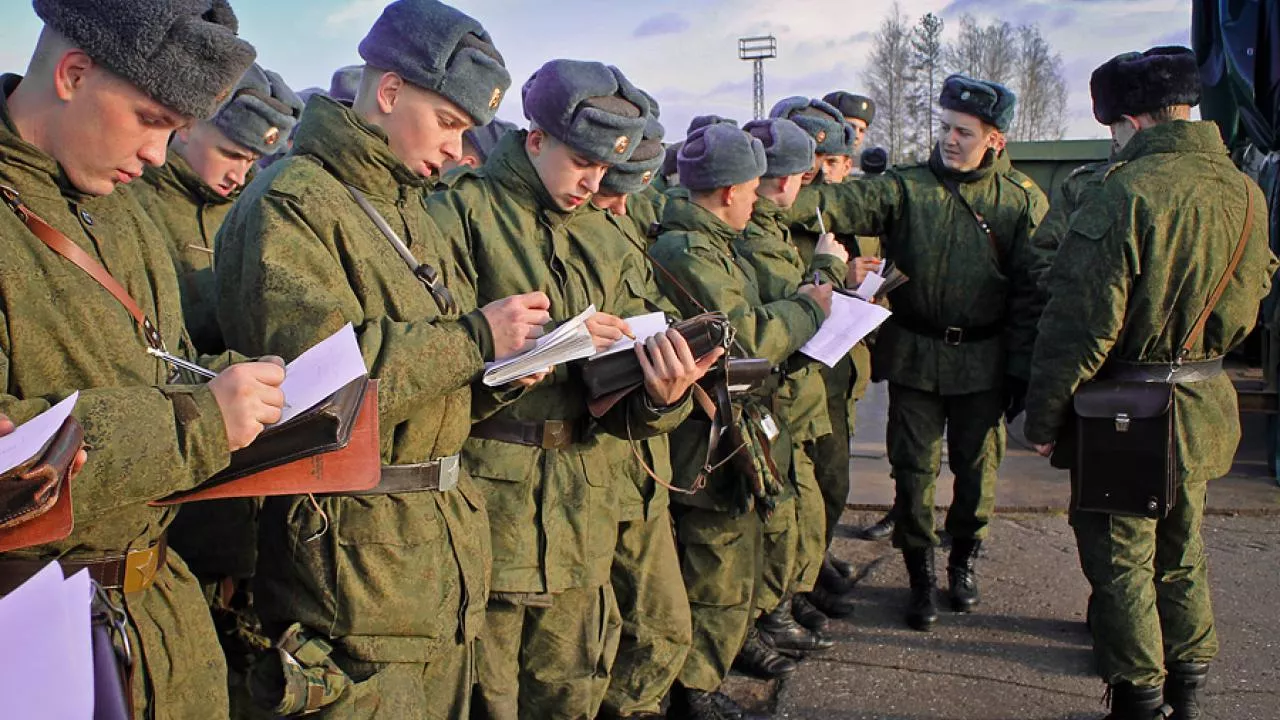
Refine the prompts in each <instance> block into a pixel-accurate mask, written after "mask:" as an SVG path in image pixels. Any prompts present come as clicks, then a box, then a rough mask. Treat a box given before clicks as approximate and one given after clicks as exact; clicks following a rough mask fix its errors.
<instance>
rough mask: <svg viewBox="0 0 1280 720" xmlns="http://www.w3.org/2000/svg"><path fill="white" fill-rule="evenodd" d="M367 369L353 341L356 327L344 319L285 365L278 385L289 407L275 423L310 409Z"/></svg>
mask: <svg viewBox="0 0 1280 720" xmlns="http://www.w3.org/2000/svg"><path fill="white" fill-rule="evenodd" d="M368 371H369V370H368V368H366V367H365V366H364V357H363V356H362V355H361V354H360V345H359V343H357V342H356V331H355V328H353V327H351V323H347V324H346V325H345V326H343V328H342V329H341V330H339V331H338V332H336V333H334V334H332V335H330V336H329V337H327V338H325V339H324V340H321V341H320V342H318V343H316V344H315V345H314V346H312V347H311V349H310V350H307V351H306V352H304V353H302V354H301V355H299V356H298V357H297V358H295V359H294V361H293V362H291V363H289V364H288V365H286V366H285V371H284V382H283V383H281V385H280V389H281V390H283V391H284V401H285V404H286V405H288V407H287V408H285V410H284V412H283V413H281V415H280V421H279V422H278V423H276V424H277V425H278V424H280V423H286V422H289V421H290V420H291V419H293V418H295V417H297V416H298V415H299V414H301V413H303V412H306V411H307V410H310V409H311V408H312V407H314V406H315V405H316V403H319V402H320V401H321V400H324V399H325V398H327V397H329V396H330V395H332V394H334V393H335V392H337V391H339V390H341V389H342V388H343V387H345V386H346V385H347V384H348V383H350V382H351V381H352V380H355V379H356V378H358V377H360V376H361V375H364V374H365V373H367V372H368Z"/></svg>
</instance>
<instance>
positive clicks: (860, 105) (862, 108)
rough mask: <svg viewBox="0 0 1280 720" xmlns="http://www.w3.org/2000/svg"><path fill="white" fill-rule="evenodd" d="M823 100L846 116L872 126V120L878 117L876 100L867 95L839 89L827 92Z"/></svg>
mask: <svg viewBox="0 0 1280 720" xmlns="http://www.w3.org/2000/svg"><path fill="white" fill-rule="evenodd" d="M822 100H823V101H824V102H826V103H828V104H830V105H831V106H833V107H834V108H835V109H837V110H839V111H840V114H841V115H843V116H844V117H846V118H858V119H859V120H861V121H862V122H864V123H866V124H867V127H871V121H872V120H875V119H876V101H875V100H872V99H871V98H869V97H867V96H866V95H855V94H854V93H851V92H845V91H844V90H837V91H835V92H833V93H827V94H826V95H824V96H823V97H822Z"/></svg>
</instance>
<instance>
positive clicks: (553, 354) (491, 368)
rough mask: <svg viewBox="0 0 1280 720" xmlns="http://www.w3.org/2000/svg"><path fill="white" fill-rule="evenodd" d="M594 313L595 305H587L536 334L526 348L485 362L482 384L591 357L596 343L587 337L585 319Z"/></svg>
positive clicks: (502, 382) (510, 379)
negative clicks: (561, 322)
mask: <svg viewBox="0 0 1280 720" xmlns="http://www.w3.org/2000/svg"><path fill="white" fill-rule="evenodd" d="M595 314H596V306H595V305H591V306H590V307H588V308H587V309H586V310H583V311H582V313H581V314H580V315H578V316H577V317H575V318H573V319H572V320H568V321H566V322H565V323H564V324H563V325H561V326H560V327H558V328H556V329H555V330H552V331H551V332H549V333H547V334H546V335H543V336H542V337H540V338H538V339H537V340H536V341H535V342H534V345H533V347H532V348H530V349H529V350H526V351H525V352H522V353H520V354H519V355H515V356H512V357H510V358H507V359H506V360H501V361H499V362H496V363H489V364H488V365H486V366H485V371H484V384H485V385H487V386H489V387H498V386H499V385H506V384H507V383H510V382H515V381H516V380H519V379H520V378H523V377H528V376H530V375H537V374H538V373H540V372H544V371H546V370H548V369H550V368H551V367H553V366H555V365H559V364H561V363H567V362H569V361H571V360H581V359H582V358H588V357H591V356H592V355H594V354H595V353H596V347H595V343H593V342H592V341H591V331H590V330H588V329H587V320H588V319H589V318H590V317H591V316H592V315H595Z"/></svg>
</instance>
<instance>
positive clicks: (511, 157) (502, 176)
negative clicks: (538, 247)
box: [481, 130, 591, 227]
mask: <svg viewBox="0 0 1280 720" xmlns="http://www.w3.org/2000/svg"><path fill="white" fill-rule="evenodd" d="M528 136H529V131H527V130H520V131H517V132H509V133H507V134H506V135H504V136H503V137H502V139H501V140H499V141H498V145H497V147H495V148H494V149H493V153H492V154H491V155H489V159H488V160H486V161H485V163H484V169H483V170H482V171H481V172H482V173H483V174H484V175H485V176H487V177H489V178H492V179H493V181H494V182H495V183H497V184H498V185H501V186H502V187H505V188H507V190H509V192H508V193H507V196H506V197H504V199H510V200H511V201H513V202H515V203H517V204H519V205H522V206H524V207H525V208H528V209H529V210H531V211H533V212H537V213H540V214H541V215H542V218H543V219H544V220H546V221H547V223H548V224H549V225H551V226H552V227H558V226H560V225H562V224H564V223H566V222H568V221H569V220H570V219H572V218H573V217H575V216H577V215H578V213H581V212H584V211H587V210H589V206H590V205H591V201H590V200H588V201H587V202H584V203H582V205H579V206H578V207H576V208H574V209H573V210H568V211H565V210H561V209H560V206H559V205H556V203H555V201H554V200H552V199H551V193H549V192H547V186H546V185H543V184H542V178H540V177H538V171H537V170H536V169H535V168H534V167H533V162H532V161H530V160H529V153H528V152H526V151H525V149H524V141H525V138H527V137H528Z"/></svg>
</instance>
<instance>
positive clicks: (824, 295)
mask: <svg viewBox="0 0 1280 720" xmlns="http://www.w3.org/2000/svg"><path fill="white" fill-rule="evenodd" d="M797 292H799V293H800V294H801V295H804V296H806V297H811V298H813V300H814V302H816V303H818V307H820V308H822V315H823V317H830V316H831V292H832V287H831V285H801V286H800V289H799V290H798V291H797Z"/></svg>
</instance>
